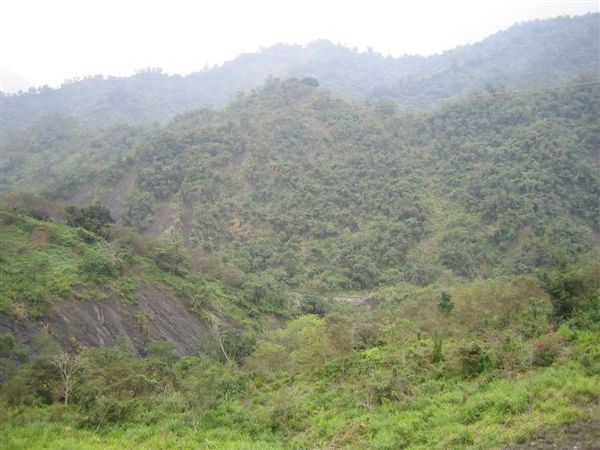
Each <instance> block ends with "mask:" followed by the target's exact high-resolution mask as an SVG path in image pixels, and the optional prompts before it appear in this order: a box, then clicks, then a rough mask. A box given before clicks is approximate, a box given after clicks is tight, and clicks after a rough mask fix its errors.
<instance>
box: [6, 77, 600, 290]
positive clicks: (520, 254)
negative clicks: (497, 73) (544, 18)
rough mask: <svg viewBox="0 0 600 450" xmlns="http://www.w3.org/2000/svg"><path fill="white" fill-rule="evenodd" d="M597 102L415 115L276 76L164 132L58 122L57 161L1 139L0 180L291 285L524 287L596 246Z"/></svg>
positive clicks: (551, 100) (582, 96) (50, 151)
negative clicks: (483, 280) (524, 280)
mask: <svg viewBox="0 0 600 450" xmlns="http://www.w3.org/2000/svg"><path fill="white" fill-rule="evenodd" d="M599 89H600V87H599V84H598V80H597V79H596V78H594V77H592V78H590V77H583V78H577V79H575V80H573V81H572V82H571V83H569V84H568V85H566V86H564V87H560V88H556V87H549V88H540V89H536V90H526V91H508V90H502V89H500V90H496V91H494V92H489V93H486V94H483V95H475V96H473V97H471V98H469V97H467V98H465V99H463V100H459V101H456V102H454V103H450V104H448V105H446V106H443V107H441V108H438V109H434V110H433V111H431V112H428V113H426V114H412V113H400V112H398V111H397V110H396V109H395V107H394V106H393V105H391V104H389V103H373V104H367V103H359V102H355V103H349V102H347V101H345V100H343V99H342V98H341V97H339V96H338V95H336V94H332V93H326V92H322V91H321V90H319V89H317V88H316V87H315V83H314V80H312V79H305V80H302V81H298V80H290V81H279V80H276V79H272V80H270V81H268V82H267V83H266V84H265V86H264V87H262V88H260V89H257V90H255V91H253V92H252V93H250V94H248V95H246V96H240V97H238V99H237V100H236V101H235V102H233V103H232V104H230V105H229V106H228V107H226V108H224V109H223V110H221V111H212V110H197V111H194V112H190V113H187V114H184V115H181V116H178V117H177V118H175V119H174V120H173V121H172V122H171V123H170V124H169V125H167V126H166V127H164V128H162V129H157V128H152V127H151V128H148V129H136V128H126V127H125V128H123V127H122V128H115V129H108V130H106V131H102V132H99V133H97V134H95V132H92V131H89V130H85V129H80V128H77V127H71V125H70V122H64V121H63V120H62V119H60V120H58V119H57V120H58V121H57V122H54V124H55V125H56V127H57V128H56V129H55V130H54V132H55V134H56V135H58V136H60V138H59V139H58V140H57V141H56V142H58V144H56V145H57V146H58V147H59V148H60V150H59V148H58V147H55V145H54V144H50V146H47V147H46V149H45V151H44V150H41V153H39V152H38V151H36V150H35V148H38V147H37V146H36V145H35V144H34V143H32V141H31V139H32V137H33V139H34V140H35V136H36V135H37V133H36V131H35V130H36V129H37V127H38V126H41V127H42V130H49V129H51V128H49V127H48V122H47V121H44V122H41V123H40V124H38V125H35V126H34V127H33V128H31V129H29V130H26V131H25V132H23V133H17V132H15V133H13V135H12V137H11V140H7V142H9V143H10V145H8V146H7V151H6V155H5V157H6V158H7V161H8V162H7V167H8V168H10V169H11V170H10V171H7V175H6V179H5V180H4V181H5V182H6V184H5V186H7V187H8V189H9V190H18V188H19V187H24V186H28V185H32V184H33V183H35V182H36V181H39V180H42V179H45V180H46V184H45V185H44V186H43V192H45V193H46V194H47V195H49V196H51V197H53V198H55V199H57V200H62V201H70V202H76V203H79V204H82V205H84V204H91V203H94V202H100V203H102V204H104V205H106V206H107V207H109V208H110V209H111V212H112V214H113V215H114V216H115V218H117V219H119V221H120V222H121V223H123V224H124V225H127V226H129V227H132V228H134V229H136V230H138V231H140V232H144V233H147V234H149V235H151V236H155V237H157V236H160V235H161V234H163V233H175V234H176V235H178V236H180V238H181V239H182V242H183V244H184V245H185V246H186V247H188V248H195V249H199V250H201V251H203V252H206V253H207V254H211V255H213V256H217V257H218V258H225V259H226V260H227V261H230V262H234V264H236V265H237V266H238V267H240V268H241V269H242V270H243V271H244V272H246V273H248V274H255V275H257V276H258V275H259V274H264V273H266V274H269V276H270V277H273V278H275V279H276V280H277V281H278V282H283V283H284V284H286V285H288V286H291V287H294V286H305V287H312V288H315V289H324V290H327V291H330V290H338V289H366V288H373V287H375V286H377V285H379V284H381V283H383V284H389V283H396V282H399V281H407V282H411V283H416V284H427V283H430V282H433V281H435V280H437V279H440V277H442V278H443V277H446V276H448V274H453V276H459V277H466V278H473V277H482V276H483V277H486V276H490V275H493V274H500V273H505V274H510V273H523V272H530V271H531V270H533V269H535V268H536V267H540V266H553V265H555V264H558V263H561V261H562V262H563V263H564V262H566V261H568V260H573V258H576V257H577V255H579V254H582V253H586V252H588V251H589V250H591V249H592V248H594V247H595V246H596V243H597V232H598V229H597V224H598V223H599V221H598V219H599V217H598V205H597V198H598V195H599V194H600V192H599V189H600V188H599V186H600V174H599V170H598V163H597V162H598V161H597V158H598V155H597V144H598V142H597V136H598V135H599V132H600V129H599V125H598V122H597V117H598V115H599V114H600V101H599V99H600V95H599V92H600V91H599ZM51 123H52V122H51ZM13 139H14V140H13ZM48 142H49V141H48ZM69 149H73V150H69ZM82 149H86V150H85V151H81V150H82ZM46 155H47V156H46ZM65 155H70V156H69V157H65ZM52 158H56V161H57V163H56V164H53V163H50V164H49V163H48V161H50V162H51V161H53V159H52ZM36 167H39V169H35V168H36ZM52 173H56V175H55V176H53V177H52V176H48V174H52ZM58 174H60V176H59V175H58ZM11 186H12V187H11ZM425 249H426V250H427V251H424V250H425Z"/></svg>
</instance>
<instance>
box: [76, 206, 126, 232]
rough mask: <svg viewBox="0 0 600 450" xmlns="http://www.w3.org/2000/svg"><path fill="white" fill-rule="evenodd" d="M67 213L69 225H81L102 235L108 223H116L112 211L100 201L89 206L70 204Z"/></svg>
mask: <svg viewBox="0 0 600 450" xmlns="http://www.w3.org/2000/svg"><path fill="white" fill-rule="evenodd" d="M65 213H66V218H67V225H69V226H71V227H81V228H84V229H86V230H88V231H91V232H93V233H96V234H100V235H102V231H103V228H104V227H105V226H106V225H108V224H111V223H115V221H114V219H113V218H112V217H111V215H110V211H109V210H108V209H107V208H105V207H104V206H102V205H100V204H98V203H97V204H95V205H91V206H88V207H87V208H77V207H76V206H68V207H67V209H66V210H65Z"/></svg>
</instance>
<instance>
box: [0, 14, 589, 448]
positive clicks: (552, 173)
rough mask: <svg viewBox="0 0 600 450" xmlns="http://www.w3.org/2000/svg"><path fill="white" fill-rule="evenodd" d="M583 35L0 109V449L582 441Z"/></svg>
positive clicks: (304, 64)
mask: <svg viewBox="0 0 600 450" xmlns="http://www.w3.org/2000/svg"><path fill="white" fill-rule="evenodd" d="M599 17H600V16H599V15H598V14H594V15H587V16H582V17H577V18H557V19H552V20H545V21H536V22H531V23H526V24H521V25H516V26H514V27H512V28H511V29H509V30H507V31H505V32H500V33H498V34H497V35H494V36H492V37H490V38H488V39H486V40H485V41H483V42H481V43H479V44H474V45H472V46H466V47H463V48H459V49H456V50H453V51H450V52H447V53H445V54H443V55H437V56H434V57H429V58H420V57H406V58H399V59H393V58H382V57H381V56H380V55H378V54H376V53H372V52H367V53H357V52H352V51H350V50H347V49H344V48H343V47H339V46H334V45H332V44H330V43H328V42H317V43H313V44H310V45H308V46H306V47H300V46H285V45H280V46H276V47H273V48H271V49H267V50H265V51H263V52H261V53H258V54H251V55H244V56H241V57H240V58H238V59H236V60H235V61H232V62H230V63H227V64H225V65H223V66H221V67H219V68H216V69H211V70H208V71H205V72H202V73H198V74H194V75H190V76H188V77H167V76H166V75H164V74H162V73H160V72H158V71H147V72H144V73H140V74H138V75H137V76H135V77H130V78H123V79H108V80H104V79H102V78H93V79H88V80H82V81H80V82H74V83H70V84H67V85H66V86H64V87H63V88H61V89H58V90H44V91H43V92H38V93H31V94H25V95H21V96H15V97H3V98H2V101H3V105H2V106H3V108H4V107H5V106H6V108H5V109H4V110H3V113H6V115H5V119H6V120H7V123H8V124H9V126H7V127H6V128H3V129H2V133H3V134H2V149H1V150H2V151H1V152H0V165H1V169H2V170H1V174H0V175H1V176H0V193H1V194H2V197H1V199H0V424H1V425H0V448H2V449H3V448H7V449H11V450H13V449H27V450H31V449H37V448H40V449H42V448H82V449H93V450H96V449H97V450H100V449H102V450H105V449H115V450H117V449H118V450H120V449H122V448H132V449H137V448H139V449H142V448H144V449H145V448H152V449H155V448H156V449H170V448H215V449H236V450H237V449H248V450H250V449H256V448H260V449H273V450H283V449H286V450H287V449H289V450H291V449H295V450H299V449H306V448H323V449H325V448H327V449H356V448H364V449H373V450H375V449H377V450H389V449H399V448H406V449H413V450H429V449H433V448H439V449H448V448H467V449H488V448H489V449H515V450H516V449H519V448H525V447H528V448H529V447H532V446H535V447H536V448H540V450H541V449H544V450H546V449H550V448H594V446H595V445H597V442H599V441H600V409H599V408H598V399H600V265H599V263H598V261H600V246H599V237H600V236H599V232H600V229H599V224H600V203H599V202H598V199H599V198H600V153H599V149H600V122H599V121H598V118H599V117H600V77H599V76H598V74H597V73H594V70H593V68H594V67H596V66H597V64H598V57H599V54H598V51H597V49H598V45H599V44H598V32H597V30H598V19H599ZM503 67H504V68H506V70H504V69H503ZM590 67H592V70H591V71H590V70H589V69H590ZM590 72H591V73H590ZM270 73H274V74H275V75H279V77H267V76H266V75H268V74H270ZM264 78H266V80H264ZM398 80H401V81H400V82H399V81H398ZM382 86H387V87H385V88H382ZM240 90H243V91H245V92H242V93H238V94H236V95H234V96H233V98H231V94H234V93H236V92H238V91H240ZM473 90H474V91H475V92H471V91H473ZM5 100H6V103H5ZM442 100H444V101H443V102H442ZM207 101H208V102H211V103H214V104H215V105H220V106H219V107H218V108H215V109H212V108H208V107H198V105H202V104H204V102H207ZM439 102H441V104H438V103H439ZM155 122H160V123H155ZM4 125H5V124H4V123H3V126H4ZM115 222H116V223H115Z"/></svg>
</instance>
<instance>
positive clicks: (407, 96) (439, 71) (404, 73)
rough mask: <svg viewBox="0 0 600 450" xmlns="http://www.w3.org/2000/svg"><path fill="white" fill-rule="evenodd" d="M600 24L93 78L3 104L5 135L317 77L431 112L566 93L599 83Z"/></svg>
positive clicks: (244, 58) (274, 53)
mask: <svg viewBox="0 0 600 450" xmlns="http://www.w3.org/2000/svg"><path fill="white" fill-rule="evenodd" d="M598 24H599V20H598V14H588V15H585V16H579V17H573V18H569V17H560V18H556V19H550V20H544V21H535V22H528V23H525V24H520V25H516V26H514V27H512V28H510V29H508V30H505V31H502V32H499V33H497V34H496V35H494V36H491V37H489V38H487V39H485V40H483V41H482V42H480V43H477V44H473V45H468V46H464V47H460V48H457V49H454V50H449V51H447V52H445V53H443V54H441V55H434V56H430V57H418V56H404V57H400V58H391V57H384V56H382V55H380V54H378V53H374V52H364V53H359V52H356V51H352V50H350V49H347V48H343V47H341V46H337V45H333V44H332V43H330V42H327V41H317V42H313V43H312V44H309V45H306V46H298V45H284V44H279V45H276V46H274V47H271V48H268V49H265V50H263V51H261V52H259V53H254V54H247V55H241V56H239V57H238V58H236V59H235V60H233V61H229V62H226V63H225V64H223V65H222V66H219V67H215V68H212V69H206V70H204V71H201V72H197V73H193V74H191V75H189V76H186V77H181V76H168V75H166V74H163V73H161V72H160V71H157V70H147V71H143V72H140V73H138V74H137V75H134V76H132V77H125V78H115V77H109V78H107V79H104V78H103V77H100V76H99V77H91V78H87V79H84V80H80V81H74V82H70V83H66V84H64V85H63V86H62V87H61V88H59V89H49V88H41V89H39V90H33V91H31V92H29V93H25V94H21V95H17V96H6V95H3V97H2V102H3V106H4V115H3V125H4V126H5V128H7V129H8V128H24V127H26V126H28V125H31V124H32V123H33V122H35V121H36V120H39V119H40V118H42V117H43V116H45V115H51V114H66V115H73V116H77V117H78V118H79V119H80V120H81V122H82V124H84V125H85V126H91V127H95V128H102V127H108V126H111V125H115V124H118V123H127V124H130V125H140V124H147V123H151V122H153V121H165V120H168V119H169V118H171V117H173V116H174V115H175V114H177V113H181V112H183V111H187V110H190V109H193V108H195V107H199V106H210V105H213V106H221V105H223V104H225V103H226V102H228V101H230V100H231V99H232V98H233V97H234V96H235V95H236V94H237V93H238V92H240V91H248V90H250V89H252V88H254V87H256V86H259V85H260V84H262V83H263V81H264V80H265V78H267V77H269V76H275V77H281V78H289V77H300V78H303V77H315V78H317V79H318V80H319V81H320V82H321V84H322V86H323V87H324V88H325V89H328V90H332V91H335V92H339V93H342V94H343V95H345V96H347V97H351V98H374V99H389V100H393V101H394V102H397V103H398V105H400V106H401V107H402V108H406V107H410V108H427V107H429V106H431V105H435V104H438V103H439V102H440V101H443V100H444V99H448V98H452V97H456V96H459V95H464V94H466V93H469V92H471V91H474V90H480V89H483V88H486V87H495V86H498V85H503V86H507V87H511V88H514V87H525V86H532V85H538V84H541V83H554V84H558V83H562V82H564V81H566V80H569V79H570V78H572V77H573V76H575V75H576V74H577V73H579V72H581V71H589V72H592V73H595V72H596V71H597V70H598V64H599V60H598V55H599V53H600V44H599V40H598V34H599V25H598Z"/></svg>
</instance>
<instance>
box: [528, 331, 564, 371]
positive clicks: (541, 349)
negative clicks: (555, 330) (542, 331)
mask: <svg viewBox="0 0 600 450" xmlns="http://www.w3.org/2000/svg"><path fill="white" fill-rule="evenodd" d="M561 348H562V346H561V343H560V341H558V340H556V339H552V338H549V339H544V340H539V341H536V342H534V343H533V353H532V358H531V363H532V364H533V365H534V366H539V367H547V366H550V365H552V363H554V361H556V358H557V357H558V355H559V353H560V350H561Z"/></svg>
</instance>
